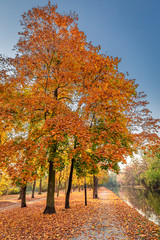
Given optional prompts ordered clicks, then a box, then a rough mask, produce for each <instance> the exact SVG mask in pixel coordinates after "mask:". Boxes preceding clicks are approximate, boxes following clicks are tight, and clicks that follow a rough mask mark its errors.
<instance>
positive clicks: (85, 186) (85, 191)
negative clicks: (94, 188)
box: [84, 178, 87, 206]
mask: <svg viewBox="0 0 160 240" xmlns="http://www.w3.org/2000/svg"><path fill="white" fill-rule="evenodd" d="M84 196H85V206H87V185H86V178H85V180H84Z"/></svg>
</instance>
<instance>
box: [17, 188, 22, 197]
mask: <svg viewBox="0 0 160 240" xmlns="http://www.w3.org/2000/svg"><path fill="white" fill-rule="evenodd" d="M21 199H22V187H21V188H20V194H19V198H18V200H21Z"/></svg>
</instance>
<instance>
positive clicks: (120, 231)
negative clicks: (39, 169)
mask: <svg viewBox="0 0 160 240" xmlns="http://www.w3.org/2000/svg"><path fill="white" fill-rule="evenodd" d="M70 206H71V208H70V209H67V210H64V194H63V195H62V194H61V195H60V197H58V198H56V212H57V213H56V214H51V215H48V214H46V215H44V214H43V210H44V208H45V201H44V200H42V201H39V202H34V203H33V204H28V207H27V208H23V209H21V208H19V207H16V208H13V209H9V210H6V211H2V212H0V240H4V239H7V240H10V239H14V240H22V239H25V240H28V239H33V240H37V239H41V240H42V239H43V240H44V239H53V240H56V239H57V240H58V239H61V240H67V239H72V240H80V239H86V240H87V239H102V240H103V239H111V240H112V239H134V240H136V239H145V240H147V239H148V240H158V239H160V235H159V230H160V229H159V228H158V226H157V225H155V224H154V223H152V222H150V221H148V220H147V219H146V218H144V217H142V216H141V215H140V214H139V213H138V212H137V211H136V210H135V209H133V208H131V207H130V206H128V205H127V204H126V203H124V202H123V201H122V200H121V199H120V198H118V197H117V196H116V195H115V194H114V193H112V192H111V191H110V190H108V189H105V188H100V189H99V199H92V191H88V206H84V193H83V192H73V193H72V194H71V201H70Z"/></svg>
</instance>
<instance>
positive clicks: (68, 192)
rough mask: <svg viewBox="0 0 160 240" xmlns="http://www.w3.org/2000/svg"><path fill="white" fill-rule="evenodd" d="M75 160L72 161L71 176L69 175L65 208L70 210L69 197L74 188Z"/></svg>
mask: <svg viewBox="0 0 160 240" xmlns="http://www.w3.org/2000/svg"><path fill="white" fill-rule="evenodd" d="M74 161H75V160H74V158H73V159H72V163H71V170H70V175H69V180H68V189H67V193H66V199H65V208H70V206H69V197H70V193H71V188H72V177H73V167H74Z"/></svg>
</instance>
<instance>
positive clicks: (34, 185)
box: [32, 180, 36, 198]
mask: <svg viewBox="0 0 160 240" xmlns="http://www.w3.org/2000/svg"><path fill="white" fill-rule="evenodd" d="M35 188H36V180H34V182H33V188H32V198H34V193H35Z"/></svg>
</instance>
